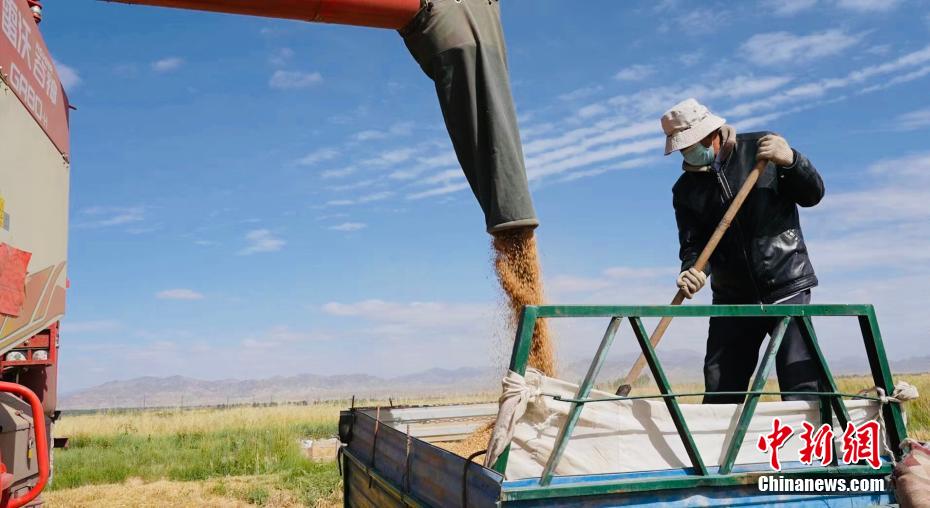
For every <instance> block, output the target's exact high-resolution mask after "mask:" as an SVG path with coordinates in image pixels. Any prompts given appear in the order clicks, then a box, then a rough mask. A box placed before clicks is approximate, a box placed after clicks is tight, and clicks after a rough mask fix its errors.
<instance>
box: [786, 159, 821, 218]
mask: <svg viewBox="0 0 930 508" xmlns="http://www.w3.org/2000/svg"><path fill="white" fill-rule="evenodd" d="M791 151H792V152H793V153H794V162H792V163H791V165H789V166H776V167H775V171H776V172H777V174H778V193H779V194H782V195H784V196H786V197H788V198H790V199H791V200H793V201H794V202H795V203H797V204H798V205H800V206H804V207H807V206H814V205H816V204H817V203H820V200H821V199H823V194H824V187H823V179H822V178H820V173H818V172H817V168H815V167H814V165H813V164H811V161H810V160H808V159H807V157H805V156H804V155H802V154H801V153H800V152H798V151H797V150H794V149H792V150H791Z"/></svg>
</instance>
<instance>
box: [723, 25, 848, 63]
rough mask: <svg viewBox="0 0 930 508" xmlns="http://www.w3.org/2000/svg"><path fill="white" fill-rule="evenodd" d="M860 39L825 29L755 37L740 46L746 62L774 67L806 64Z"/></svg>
mask: <svg viewBox="0 0 930 508" xmlns="http://www.w3.org/2000/svg"><path fill="white" fill-rule="evenodd" d="M861 38H862V36H861V35H850V34H847V33H845V32H843V31H840V30H827V31H825V32H818V33H812V34H810V35H796V34H793V33H790V32H769V33H763V34H756V35H753V36H752V37H750V38H749V40H747V41H746V42H744V43H743V45H742V46H741V49H742V52H743V53H744V54H745V57H746V59H747V60H749V61H750V62H752V63H754V64H756V65H760V66H767V67H768V66H777V65H782V64H786V63H788V62H792V63H798V62H810V61H813V60H817V59H820V58H824V57H827V56H832V55H837V54H839V53H842V52H843V51H845V50H846V49H847V48H850V47H852V46H853V45H855V44H856V43H858V42H859V40H860V39H861Z"/></svg>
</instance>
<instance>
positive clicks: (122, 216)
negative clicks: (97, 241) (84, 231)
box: [75, 205, 145, 228]
mask: <svg viewBox="0 0 930 508" xmlns="http://www.w3.org/2000/svg"><path fill="white" fill-rule="evenodd" d="M79 213H80V218H79V219H78V221H77V223H76V224H75V225H76V226H78V227H86V228H105V227H112V226H125V225H127V224H132V223H138V222H141V221H143V220H145V207H144V206H141V205H139V206H93V207H90V208H85V209H83V210H81V211H80V212H79Z"/></svg>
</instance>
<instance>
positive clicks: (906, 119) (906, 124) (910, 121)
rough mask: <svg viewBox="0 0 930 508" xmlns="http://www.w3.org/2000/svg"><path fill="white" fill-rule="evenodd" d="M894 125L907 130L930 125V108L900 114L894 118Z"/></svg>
mask: <svg viewBox="0 0 930 508" xmlns="http://www.w3.org/2000/svg"><path fill="white" fill-rule="evenodd" d="M893 125H894V126H895V128H897V129H900V130H905V131H910V130H916V129H922V128H924V127H930V108H926V109H918V110H917V111H911V112H909V113H903V114H900V115H898V116H897V117H896V118H895V119H894V122H893Z"/></svg>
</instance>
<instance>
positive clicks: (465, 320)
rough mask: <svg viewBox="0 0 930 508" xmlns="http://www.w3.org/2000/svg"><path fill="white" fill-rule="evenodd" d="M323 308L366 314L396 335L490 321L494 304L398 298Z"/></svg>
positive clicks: (345, 314)
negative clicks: (412, 300)
mask: <svg viewBox="0 0 930 508" xmlns="http://www.w3.org/2000/svg"><path fill="white" fill-rule="evenodd" d="M322 311H323V312H324V313H326V314H329V315H331V316H338V317H352V318H363V319H366V320H369V321H372V322H374V323H379V324H381V325H385V324H387V325H391V326H390V327H389V328H388V327H380V328H379V329H381V330H386V329H390V330H393V332H394V333H393V335H399V334H401V332H403V333H404V334H407V333H411V334H412V333H414V332H420V333H422V332H428V331H436V330H451V329H455V328H459V327H462V326H468V327H472V326H474V325H475V323H476V322H481V321H482V320H484V322H487V321H489V319H488V318H489V317H490V315H493V312H494V310H493V307H492V306H491V305H489V304H486V303H450V302H436V301H432V302H398V301H385V300H377V299H373V300H362V301H359V302H353V303H341V302H329V303H326V304H324V305H323V306H322Z"/></svg>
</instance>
